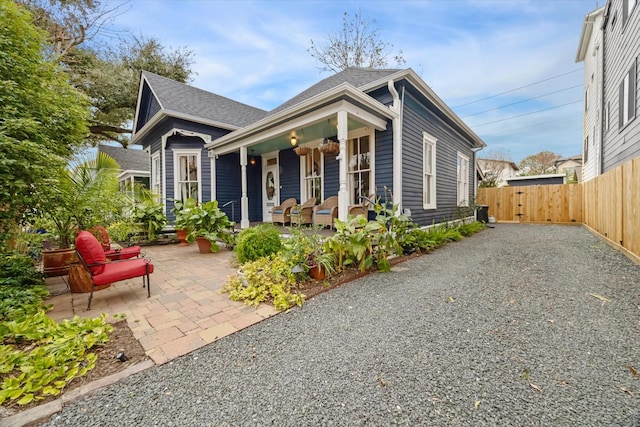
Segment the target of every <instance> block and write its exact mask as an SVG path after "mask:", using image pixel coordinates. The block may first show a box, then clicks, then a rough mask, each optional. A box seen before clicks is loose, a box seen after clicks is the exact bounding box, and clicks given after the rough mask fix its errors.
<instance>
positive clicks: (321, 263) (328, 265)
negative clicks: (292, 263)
mask: <svg viewBox="0 0 640 427" xmlns="http://www.w3.org/2000/svg"><path fill="white" fill-rule="evenodd" d="M333 263H334V257H333V254H332V253H330V252H323V251H321V250H314V251H313V252H311V253H310V254H309V255H307V258H306V260H305V265H306V267H307V269H308V272H309V275H310V276H311V277H313V278H314V279H315V280H324V279H325V277H326V276H327V275H332V274H333V273H334V272H335V269H334V267H333Z"/></svg>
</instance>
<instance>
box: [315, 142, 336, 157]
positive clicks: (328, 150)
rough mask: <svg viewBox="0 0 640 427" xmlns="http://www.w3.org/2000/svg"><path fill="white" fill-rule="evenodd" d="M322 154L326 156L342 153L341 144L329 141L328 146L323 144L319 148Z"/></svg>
mask: <svg viewBox="0 0 640 427" xmlns="http://www.w3.org/2000/svg"><path fill="white" fill-rule="evenodd" d="M318 150H320V152H321V153H324V154H338V153H339V152H340V144H338V143H337V142H333V141H329V142H327V143H326V144H322V145H320V146H319V147H318Z"/></svg>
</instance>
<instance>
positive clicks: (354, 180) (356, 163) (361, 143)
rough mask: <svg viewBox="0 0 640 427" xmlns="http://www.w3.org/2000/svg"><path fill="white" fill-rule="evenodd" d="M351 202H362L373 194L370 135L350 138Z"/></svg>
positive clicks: (353, 203) (349, 172) (349, 173)
mask: <svg viewBox="0 0 640 427" xmlns="http://www.w3.org/2000/svg"><path fill="white" fill-rule="evenodd" d="M348 161H349V169H348V175H349V190H350V191H349V203H351V204H352V205H355V204H360V203H362V199H361V198H360V197H361V196H362V197H369V195H370V194H371V191H370V190H371V143H370V139H369V135H366V136H361V137H359V138H353V139H350V140H349V157H348Z"/></svg>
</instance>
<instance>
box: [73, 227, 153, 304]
mask: <svg viewBox="0 0 640 427" xmlns="http://www.w3.org/2000/svg"><path fill="white" fill-rule="evenodd" d="M76 253H77V254H78V259H79V260H80V262H81V263H82V265H83V266H84V268H85V269H86V270H87V272H88V273H89V274H90V275H91V294H90V295H89V304H88V305H87V310H90V309H91V300H92V299H93V291H94V289H95V287H96V286H99V285H106V284H107V283H113V282H119V281H122V280H126V279H133V278H134V277H142V287H143V288H144V287H146V288H147V298H149V297H151V287H150V283H149V275H150V274H151V273H153V264H152V263H151V260H150V259H148V258H130V259H122V260H118V261H107V257H106V255H105V252H104V250H103V249H102V246H101V245H100V242H98V239H96V237H95V236H94V235H93V234H91V233H89V232H88V231H85V230H83V231H81V232H80V233H78V237H76Z"/></svg>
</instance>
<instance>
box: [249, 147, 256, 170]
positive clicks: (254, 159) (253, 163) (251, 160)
mask: <svg viewBox="0 0 640 427" xmlns="http://www.w3.org/2000/svg"><path fill="white" fill-rule="evenodd" d="M249 163H250V164H251V166H253V165H255V164H256V158H255V157H254V156H253V149H252V150H251V158H250V159H249Z"/></svg>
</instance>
